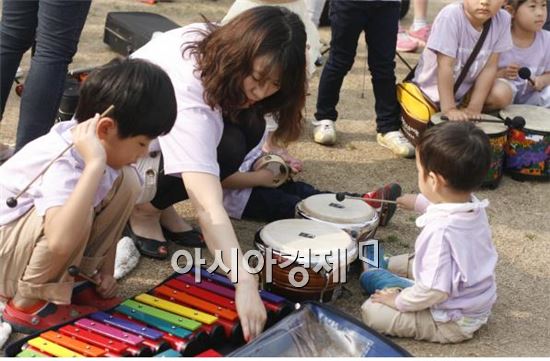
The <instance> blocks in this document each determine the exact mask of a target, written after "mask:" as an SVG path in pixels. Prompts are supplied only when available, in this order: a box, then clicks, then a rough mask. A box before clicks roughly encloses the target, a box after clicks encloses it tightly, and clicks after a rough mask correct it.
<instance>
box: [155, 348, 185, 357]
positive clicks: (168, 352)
mask: <svg viewBox="0 0 550 361" xmlns="http://www.w3.org/2000/svg"><path fill="white" fill-rule="evenodd" d="M180 356H181V354H180V353H179V352H177V351H174V350H172V349H170V350H166V351H164V352H161V353H159V354H158V355H155V356H154V357H180Z"/></svg>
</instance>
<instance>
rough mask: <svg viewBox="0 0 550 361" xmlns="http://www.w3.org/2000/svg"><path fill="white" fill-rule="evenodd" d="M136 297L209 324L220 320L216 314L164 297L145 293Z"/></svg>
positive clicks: (146, 302)
mask: <svg viewBox="0 0 550 361" xmlns="http://www.w3.org/2000/svg"><path fill="white" fill-rule="evenodd" d="M134 298H135V299H136V300H138V301H139V302H142V303H145V304H147V305H150V306H154V307H157V308H160V309H161V310H165V311H168V312H172V313H175V314H178V315H180V316H183V317H187V318H190V319H192V320H195V321H199V322H201V323H204V324H207V325H211V324H213V323H214V322H216V321H217V320H218V318H217V317H216V316H212V315H210V314H208V313H204V312H200V311H197V310H194V309H192V308H189V307H185V306H182V305H178V304H177V303H174V302H170V301H166V300H163V299H162V298H158V297H154V296H151V295H148V294H145V293H142V294H141V295H137V296H136V297H134Z"/></svg>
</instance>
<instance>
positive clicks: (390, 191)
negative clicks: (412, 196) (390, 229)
mask: <svg viewBox="0 0 550 361" xmlns="http://www.w3.org/2000/svg"><path fill="white" fill-rule="evenodd" d="M399 196H401V186H400V185H399V184H397V183H390V184H386V185H385V186H384V187H381V188H378V189H377V190H375V191H374V192H370V193H365V194H363V199H365V202H367V204H368V205H370V206H371V207H373V208H375V209H376V211H377V212H378V217H379V218H380V222H379V223H378V224H379V225H380V226H385V225H386V224H388V223H389V221H390V219H391V218H392V217H393V215H394V213H395V210H396V209H397V205H395V204H392V203H381V202H377V201H371V200H369V199H371V198H374V199H387V200H390V201H395V200H396V199H397V198H398V197H399Z"/></svg>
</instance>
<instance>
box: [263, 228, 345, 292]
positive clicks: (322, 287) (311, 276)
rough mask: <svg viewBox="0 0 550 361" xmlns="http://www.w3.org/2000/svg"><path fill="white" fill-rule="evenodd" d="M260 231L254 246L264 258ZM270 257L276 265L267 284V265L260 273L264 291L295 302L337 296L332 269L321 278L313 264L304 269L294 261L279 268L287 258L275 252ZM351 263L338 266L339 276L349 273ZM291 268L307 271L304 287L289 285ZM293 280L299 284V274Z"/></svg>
mask: <svg viewBox="0 0 550 361" xmlns="http://www.w3.org/2000/svg"><path fill="white" fill-rule="evenodd" d="M260 231H261V229H260V230H258V231H257V232H256V235H255V239H254V245H255V247H256V248H257V249H258V250H259V251H260V252H261V254H262V255H263V256H264V258H265V255H266V252H265V248H266V245H265V243H264V242H263V241H262V239H261V236H260ZM272 257H273V260H274V261H276V264H275V265H274V267H272V280H271V282H267V273H266V272H267V265H265V266H264V267H263V268H262V271H261V277H262V285H263V288H264V289H266V290H268V291H270V292H274V293H277V294H279V295H281V296H284V297H286V298H288V299H290V300H292V301H295V302H300V301H309V300H313V301H321V302H329V301H331V300H333V299H334V298H335V296H336V295H337V294H338V292H337V291H338V290H339V288H340V287H341V283H339V282H334V279H335V276H336V275H335V272H337V270H335V269H334V268H333V269H332V270H331V271H330V272H328V273H325V275H324V276H323V274H321V273H322V271H323V270H322V269H321V270H320V271H319V273H317V272H315V271H314V270H313V268H314V265H313V264H310V265H308V266H307V267H306V266H304V265H303V264H301V263H300V262H299V261H294V262H293V263H291V264H290V265H289V266H287V267H285V268H281V267H279V266H278V265H279V264H281V263H282V262H284V261H287V260H288V258H286V257H285V255H282V254H280V253H279V252H278V251H277V250H273V253H272ZM352 258H353V257H352ZM351 261H353V259H350V260H349V261H348V262H347V263H346V264H345V265H343V264H342V265H340V268H339V269H338V271H339V272H340V274H342V272H347V271H349V264H350V263H351ZM293 267H303V268H304V269H305V270H306V271H307V274H308V282H307V283H306V285H305V286H303V287H300V288H298V287H295V286H293V285H292V284H291V283H290V281H289V273H290V270H291V269H292V268H293ZM295 279H296V281H298V282H301V281H302V275H301V274H300V273H296V274H295Z"/></svg>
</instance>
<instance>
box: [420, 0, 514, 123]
mask: <svg viewBox="0 0 550 361" xmlns="http://www.w3.org/2000/svg"><path fill="white" fill-rule="evenodd" d="M503 2H504V0H463V1H462V2H457V3H453V4H450V5H447V6H445V7H444V8H443V9H442V10H441V11H440V12H439V14H438V15H437V17H436V18H435V21H434V23H433V26H432V30H431V33H430V37H429V39H428V43H427V45H426V48H425V49H424V51H423V53H422V55H421V57H420V60H419V62H418V66H417V68H416V71H415V75H414V79H413V82H415V83H416V84H417V85H418V86H419V87H420V89H421V90H422V91H423V92H424V94H425V95H426V97H428V98H429V99H430V100H432V102H434V103H435V104H437V105H438V106H439V107H440V109H441V112H443V114H444V115H446V116H447V117H448V118H449V119H451V120H468V119H471V118H479V117H481V112H482V110H483V109H484V108H492V109H494V108H496V109H498V108H501V107H503V106H506V105H507V104H497V103H496V99H495V97H494V94H493V92H492V88H493V83H494V81H495V78H496V72H497V65H498V56H499V53H502V52H504V51H506V50H509V49H510V48H512V38H511V36H510V14H508V13H507V12H506V11H505V10H502V9H501V6H502V5H503ZM488 21H491V23H490V27H489V30H488V33H487V37H486V39H485V41H484V42H483V46H482V47H481V49H480V51H479V53H478V54H477V56H476V58H475V60H474V62H473V63H472V65H471V66H470V68H469V70H468V72H467V75H466V77H465V78H464V81H463V82H462V83H461V85H460V87H459V88H458V89H457V91H456V94H455V92H454V91H453V86H454V84H455V82H456V80H457V78H458V76H459V74H460V73H461V71H462V69H463V67H464V65H465V63H466V61H467V60H468V58H469V56H470V54H471V53H472V51H473V49H474V47H475V45H476V43H477V41H478V39H479V38H480V36H481V33H482V30H483V27H484V25H485V24H486V23H487V22H488Z"/></svg>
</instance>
